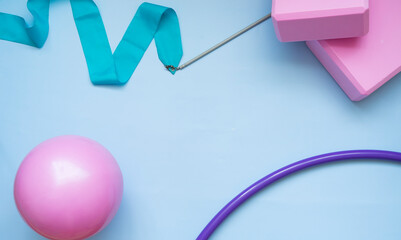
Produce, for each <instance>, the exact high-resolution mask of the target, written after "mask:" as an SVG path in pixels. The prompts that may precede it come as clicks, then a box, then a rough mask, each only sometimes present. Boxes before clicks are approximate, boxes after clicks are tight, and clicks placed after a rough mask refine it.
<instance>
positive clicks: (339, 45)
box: [307, 0, 401, 101]
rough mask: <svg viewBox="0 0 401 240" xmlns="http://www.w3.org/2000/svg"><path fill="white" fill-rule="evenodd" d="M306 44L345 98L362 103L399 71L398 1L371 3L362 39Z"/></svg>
mask: <svg viewBox="0 0 401 240" xmlns="http://www.w3.org/2000/svg"><path fill="white" fill-rule="evenodd" d="M307 45H308V46H309V48H310V49H311V50H312V52H313V53H314V54H315V55H316V57H317V58H318V59H319V60H320V62H321V63H322V64H323V65H324V67H325V68H326V69H327V70H328V71H329V73H330V74H331V75H332V76H333V78H334V79H335V80H336V81H337V83H338V84H339V85H340V87H341V88H342V89H343V90H344V91H345V93H346V94H347V95H348V96H349V98H350V99H351V100H353V101H359V100H362V99H364V98H365V97H367V96H369V94H371V93H372V92H374V91H375V90H376V89H378V88H379V87H380V86H382V85H383V84H384V83H386V82H387V81H388V80H390V79H391V78H392V77H394V76H395V75H396V74H397V73H399V72H400V71H401V0H371V1H370V30H369V33H368V34H367V35H365V36H363V37H360V38H352V39H337V40H321V41H310V42H307Z"/></svg>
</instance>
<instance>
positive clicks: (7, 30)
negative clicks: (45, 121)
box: [0, 0, 183, 85]
mask: <svg viewBox="0 0 401 240" xmlns="http://www.w3.org/2000/svg"><path fill="white" fill-rule="evenodd" d="M49 2H50V0H28V3H27V7H28V10H29V11H30V12H31V13H32V15H33V17H34V22H33V26H32V27H27V24H26V22H25V20H24V19H23V18H21V17H19V16H15V15H11V14H6V13H0V23H1V24H0V39H2V40H7V41H12V42H16V43H21V44H25V45H29V46H33V47H37V48H41V47H42V46H43V45H44V43H45V42H46V39H47V36H48V33H49ZM70 3H71V7H72V12H73V16H74V20H75V25H76V27H77V29H78V34H79V37H80V40H81V44H82V49H83V51H84V54H85V58H86V63H87V66H88V70H89V75H90V79H91V81H92V83H93V84H95V85H123V84H125V83H127V82H128V80H129V79H130V78H131V76H132V74H133V72H134V71H135V69H136V67H137V66H138V64H139V62H140V60H141V59H142V57H143V55H144V53H145V51H146V50H147V48H148V46H149V45H150V43H151V42H152V40H153V39H155V43H156V48H157V52H158V56H159V59H160V61H161V62H162V63H163V64H164V65H165V66H173V67H172V68H169V67H168V68H167V69H168V70H170V72H171V73H173V74H174V73H175V69H176V68H177V67H178V64H179V63H180V61H181V58H182V54H183V52H182V43H181V33H180V26H179V22H178V17H177V15H176V13H175V11H174V10H173V9H171V8H167V7H163V6H159V5H155V4H151V3H143V4H141V5H140V7H139V8H138V10H137V12H136V14H135V16H134V18H133V19H132V21H131V23H130V25H129V26H128V29H127V31H126V32H125V34H124V36H123V38H122V40H121V42H120V43H119V44H118V46H117V48H116V50H115V52H114V54H113V53H112V51H111V48H110V44H109V41H108V38H107V34H106V30H105V28H104V24H103V21H102V17H101V15H100V13H99V9H98V8H97V6H96V4H95V3H94V2H93V0H70Z"/></svg>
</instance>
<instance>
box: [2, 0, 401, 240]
mask: <svg viewBox="0 0 401 240" xmlns="http://www.w3.org/2000/svg"><path fill="white" fill-rule="evenodd" d="M153 2H154V3H157V4H162V5H165V6H170V7H173V8H174V9H175V10H176V11H177V13H178V15H179V19H180V21H181V27H182V38H183V45H184V58H183V61H186V60H189V59H190V58H192V57H193V56H195V55H197V54H199V53H200V52H202V51H204V50H205V49H207V48H208V47H210V46H211V45H213V44H215V43H217V42H219V41H220V40H222V39H224V38H225V37H227V36H229V35H230V34H232V33H234V32H236V31H237V30H239V29H240V28H242V27H244V26H246V25H248V24H249V23H251V22H253V21H255V20H256V19H258V18H260V17H262V16H264V15H265V14H267V13H268V12H269V11H270V8H271V1H270V0H250V1H245V0H219V1H214V0H203V1H194V0H175V1H173V0H165V1H161V0H157V1H156V0H155V1H153ZM96 3H98V6H99V8H100V11H101V13H102V15H103V19H104V22H105V25H106V29H107V32H108V36H109V39H110V42H111V46H112V48H113V49H114V48H115V47H116V46H117V44H118V42H119V40H120V38H121V37H122V35H123V33H124V32H125V30H126V27H127V26H128V24H129V22H130V20H131V19H132V17H133V15H134V13H135V11H136V9H137V8H138V6H139V4H140V3H141V1H134V0H118V1H117V0H108V1H107V0H96ZM25 4H26V0H13V1H9V0H0V11H2V12H8V13H14V14H19V15H23V16H27V17H28V12H27V10H26V6H25ZM0 24H1V23H0ZM50 25H51V29H50V35H49V39H48V41H47V43H46V44H45V46H44V48H43V49H41V50H38V49H35V48H31V47H27V46H23V45H19V44H15V43H9V42H5V41H1V42H0V239H17V240H18V239H42V238H41V237H40V236H39V235H37V234H36V233H35V232H34V231H33V230H31V229H30V228H29V227H28V226H27V225H26V224H25V223H24V222H23V220H22V218H21V217H20V216H19V214H18V211H17V209H16V207H15V204H14V200H13V180H14V176H15V173H16V171H17V169H18V166H19V164H20V163H21V161H22V159H23V158H24V156H25V155H26V154H27V153H28V152H29V151H30V150H31V149H32V148H33V147H34V146H36V145H37V144H39V143H40V142H42V141H44V140H46V139H48V138H51V137H54V136H58V135H64V134H77V135H83V136H87V137H90V138H92V139H94V140H96V141H98V142H100V143H102V144H103V145H104V146H105V147H107V148H108V149H109V150H110V151H111V152H112V153H113V155H114V156H115V157H116V159H117V160H118V162H119V164H120V167H121V169H122V171H123V175H124V181H125V187H124V188H125V189H124V197H123V201H122V205H121V208H120V210H119V212H118V214H117V215H116V217H115V219H114V220H113V221H112V223H111V224H110V225H109V226H108V227H107V228H106V229H104V231H102V232H101V233H99V234H98V235H96V236H95V237H93V238H92V239H94V240H100V239H124V240H125V239H137V240H142V239H174V240H187V239H195V238H196V236H197V235H198V234H199V233H200V231H201V230H202V229H203V227H204V226H205V225H206V224H207V222H208V221H209V220H210V219H211V218H212V217H213V216H214V215H215V214H216V213H217V211H218V210H220V209H221V208H222V207H223V206H224V205H225V204H226V203H227V202H228V201H229V200H230V199H231V198H233V197H234V196H235V195H236V194H238V193H239V192H240V191H242V190H243V189H244V188H245V187H247V186H248V185H250V184H251V183H253V182H254V181H256V180H257V179H259V178H261V177H263V176H264V175H266V174H268V173H270V172H272V171H274V170H276V169H278V168H280V167H282V166H284V165H287V164H289V163H291V162H294V161H297V160H300V159H303V158H305V157H308V156H312V155H317V154H321V153H326V152H331V151H337V150H346V149H358V148H365V149H366V148H374V149H383V150H395V151H401V141H400V140H401V124H400V122H401V121H400V120H401V94H400V93H401V81H400V80H401V79H400V78H401V77H400V76H398V77H396V78H395V79H393V80H392V81H391V82H389V83H388V84H386V85H385V86H384V87H382V88H381V89H380V90H379V91H377V92H376V93H374V94H373V95H372V96H370V97H369V98H367V99H366V100H364V101H362V102H358V103H355V102H351V101H350V100H349V99H348V98H347V97H346V96H345V94H344V93H343V92H342V91H341V89H340V88H339V87H338V86H337V85H336V83H335V82H334V81H333V79H332V78H331V77H330V75H329V74H328V73H327V72H326V71H325V69H324V68H323V67H322V66H321V65H320V63H319V62H318V61H317V60H316V58H315V57H314V56H313V55H312V54H311V52H310V51H309V50H308V49H307V47H306V46H305V44H304V43H280V42H279V41H278V40H277V39H276V37H275V34H274V30H273V26H272V23H271V21H269V22H267V23H264V24H262V25H261V26H259V27H257V28H255V29H253V30H252V31H250V32H248V33H247V34H245V35H244V36H242V37H240V38H238V39H236V40H235V41H234V42H232V43H230V44H229V45H227V46H225V47H224V48H222V49H219V50H218V51H217V52H215V53H213V54H211V55H210V56H208V57H207V58H205V59H203V60H201V61H199V62H198V63H196V64H194V65H193V66H191V67H188V68H187V69H186V70H184V71H182V72H178V73H177V74H176V75H175V76H172V75H170V74H169V73H168V72H167V71H166V70H165V69H164V68H163V66H162V65H161V63H160V62H159V61H158V58H157V53H156V49H155V46H154V44H152V45H151V46H150V48H149V50H148V51H147V52H146V54H145V56H144V58H143V60H142V62H141V63H140V64H139V67H138V69H137V70H136V72H135V73H134V75H133V77H132V78H131V80H130V81H129V82H128V84H127V85H126V86H125V87H96V86H93V85H92V84H91V83H90V81H89V76H88V72H87V68H86V63H85V59H84V55H83V53H82V48H81V46H80V42H79V39H78V35H77V31H76V28H75V25H74V22H73V18H72V14H71V9H70V6H69V3H68V1H66V0H58V1H53V2H52V5H51V11H50ZM400 44H401V43H400ZM367 71H368V69H367ZM400 184H401V165H398V164H392V163H385V162H378V161H373V162H357V161H352V162H349V163H342V164H330V165H326V166H324V167H320V168H314V169H311V170H307V171H305V172H302V173H300V174H297V175H294V176H292V177H290V178H288V179H286V180H284V181H281V182H280V183H278V184H276V185H274V186H273V187H272V188H270V189H268V190H265V191H263V192H261V193H260V194H259V195H257V196H256V197H255V198H253V199H251V200H250V201H249V202H247V203H246V204H245V205H244V206H243V207H241V208H240V209H239V210H238V211H236V212H235V213H234V214H233V215H232V216H231V217H230V218H229V219H228V220H227V221H226V222H225V223H224V224H223V225H222V226H221V228H220V229H219V230H218V231H217V232H216V233H215V235H213V239H227V240H234V239H308V240H318V239H326V240H331V239H350V240H351V239H364V240H371V239H386V240H392V239H400V237H401V227H400V223H401V221H400V217H401V204H400V200H401V188H400Z"/></svg>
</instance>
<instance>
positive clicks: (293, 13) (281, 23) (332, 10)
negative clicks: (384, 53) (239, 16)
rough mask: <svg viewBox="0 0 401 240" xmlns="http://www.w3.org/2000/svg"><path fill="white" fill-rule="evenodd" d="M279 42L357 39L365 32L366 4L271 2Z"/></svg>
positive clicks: (357, 0)
mask: <svg viewBox="0 0 401 240" xmlns="http://www.w3.org/2000/svg"><path fill="white" fill-rule="evenodd" d="M272 18H273V25H274V28H275V31H276V35H277V38H278V39H279V40H280V41H282V42H293V41H308V40H322V39H338V38H349V37H360V36H363V35H365V34H366V33H367V32H368V31H369V1H368V0H273V9H272Z"/></svg>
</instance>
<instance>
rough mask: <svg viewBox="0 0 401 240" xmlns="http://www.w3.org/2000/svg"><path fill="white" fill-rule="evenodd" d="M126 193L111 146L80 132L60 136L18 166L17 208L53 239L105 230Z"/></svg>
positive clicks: (75, 239)
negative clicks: (109, 148)
mask: <svg viewBox="0 0 401 240" xmlns="http://www.w3.org/2000/svg"><path fill="white" fill-rule="evenodd" d="M122 193H123V178H122V174H121V170H120V168H119V166H118V164H117V162H116V161H115V159H114V158H113V156H112V155H111V154H110V152H109V151H107V149H105V148H104V147H103V146H102V145H100V144H99V143H97V142H95V141H93V140H91V139H88V138H84V137H79V136H61V137H56V138H52V139H50V140H47V141H45V142H43V143H41V144H39V145H38V146H37V147H35V148H34V149H33V150H32V151H31V152H30V153H29V154H28V155H27V156H26V157H25V159H24V161H23V162H22V164H21V166H20V167H19V169H18V172H17V176H16V178H15V184H14V198H15V202H16V204H17V208H18V210H19V212H20V214H21V215H22V217H23V218H24V220H25V221H26V222H27V223H28V225H29V226H30V227H32V228H33V229H34V230H35V231H36V232H38V233H39V234H41V235H42V236H44V237H46V238H49V239H55V240H56V239H57V240H79V239H85V238H88V237H90V236H92V235H94V234H96V233H97V232H99V231H101V230H102V229H103V228H104V227H106V226H107V224H108V223H110V221H111V219H112V218H113V217H114V215H115V214H116V212H117V210H118V207H119V205H120V202H121V198H122Z"/></svg>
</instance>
